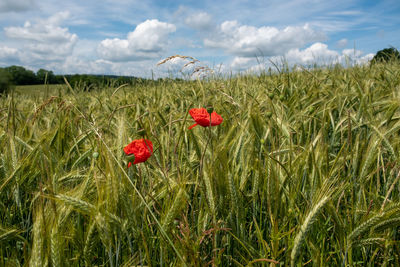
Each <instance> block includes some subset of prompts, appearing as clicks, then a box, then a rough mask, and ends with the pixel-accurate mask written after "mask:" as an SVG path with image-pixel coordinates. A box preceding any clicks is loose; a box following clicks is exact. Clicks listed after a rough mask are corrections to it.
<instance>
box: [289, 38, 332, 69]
mask: <svg viewBox="0 0 400 267" xmlns="http://www.w3.org/2000/svg"><path fill="white" fill-rule="evenodd" d="M338 57H339V53H338V52H336V51H334V50H330V49H328V45H326V44H323V43H319V42H317V43H314V44H313V45H311V46H310V47H308V48H306V49H304V50H300V49H298V48H295V49H291V50H290V51H289V52H287V53H286V54H285V59H286V60H288V62H295V63H299V64H314V63H317V64H318V63H319V64H329V63H331V62H333V61H335V60H337V58H338Z"/></svg>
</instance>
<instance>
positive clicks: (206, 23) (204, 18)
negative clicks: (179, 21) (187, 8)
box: [185, 12, 214, 31]
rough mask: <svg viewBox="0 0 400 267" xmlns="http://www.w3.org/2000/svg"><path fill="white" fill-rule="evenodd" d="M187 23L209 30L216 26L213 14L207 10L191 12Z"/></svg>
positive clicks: (199, 28)
mask: <svg viewBox="0 0 400 267" xmlns="http://www.w3.org/2000/svg"><path fill="white" fill-rule="evenodd" d="M185 24H186V25H187V26H189V27H191V28H193V29H196V30H200V31H206V30H209V29H211V28H212V27H213V26H214V25H213V20H212V17H211V15H210V14H208V13H206V12H200V13H192V14H190V15H189V16H187V17H186V19H185Z"/></svg>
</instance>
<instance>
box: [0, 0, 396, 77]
mask: <svg viewBox="0 0 400 267" xmlns="http://www.w3.org/2000/svg"><path fill="white" fill-rule="evenodd" d="M399 26H400V1H399V0H384V1H369V0H368V1H355V0H336V1H321V0H292V1H278V0H270V1H256V0H253V1H238V0H232V1H216V0H214V1H211V0H206V1H190V0H189V1H171V0H167V1H139V0H120V1H111V0H105V1H96V0H83V1H82V0H81V1H76V0H69V1H63V2H59V1H51V0H41V1H39V0H1V1H0V67H1V66H3V67H4V66H9V65H13V64H15V65H21V66H24V67H26V68H29V69H32V70H35V71H36V70H37V69H39V68H45V69H49V70H53V71H54V72H55V73H64V74H70V73H95V74H117V75H133V76H143V77H149V76H150V75H151V74H152V73H153V74H154V75H156V76H159V77H162V76H165V75H169V74H171V73H172V74H177V73H179V70H181V68H182V67H183V66H184V64H185V63H186V62H187V61H185V60H182V59H178V58H177V59H174V60H171V61H169V62H168V63H166V64H163V65H161V66H157V63H158V62H160V60H162V59H164V58H166V57H168V56H172V55H176V54H179V55H185V56H192V57H194V58H197V59H198V60H200V62H199V63H196V64H198V66H208V67H210V68H213V69H215V70H216V71H219V72H225V73H230V72H238V71H240V72H245V71H257V70H259V69H265V68H266V67H269V66H270V65H271V61H273V62H282V61H283V60H284V61H286V62H288V63H289V64H291V65H294V64H296V65H303V66H307V65H310V64H313V63H317V64H332V63H343V64H346V63H347V64H348V63H349V62H351V63H357V64H362V63H364V62H367V61H368V60H369V59H370V58H371V57H372V56H373V55H374V54H375V53H376V52H377V51H378V50H380V49H383V48H386V47H389V46H394V47H396V48H398V49H399V48H400V27H399ZM192 67H193V66H192Z"/></svg>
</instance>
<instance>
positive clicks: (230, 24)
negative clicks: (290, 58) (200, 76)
mask: <svg viewBox="0 0 400 267" xmlns="http://www.w3.org/2000/svg"><path fill="white" fill-rule="evenodd" d="M324 39H325V35H324V34H323V33H321V32H317V31H315V30H313V29H311V28H310V27H309V26H308V25H307V24H306V25H304V26H303V27H292V26H288V27H286V28H284V29H283V30H279V29H277V28H275V27H268V26H262V27H259V28H256V27H254V26H248V25H240V24H239V23H238V22H237V21H235V20H234V21H225V22H223V23H222V24H221V25H220V26H219V27H218V29H217V30H216V32H215V33H214V34H212V36H210V37H207V38H205V39H204V45H205V46H206V47H209V48H219V49H223V50H224V51H225V52H226V53H228V54H232V55H235V56H240V57H254V56H276V55H282V54H284V53H286V52H287V51H289V50H290V49H293V48H299V47H303V46H304V45H305V44H307V43H310V42H316V41H321V40H324Z"/></svg>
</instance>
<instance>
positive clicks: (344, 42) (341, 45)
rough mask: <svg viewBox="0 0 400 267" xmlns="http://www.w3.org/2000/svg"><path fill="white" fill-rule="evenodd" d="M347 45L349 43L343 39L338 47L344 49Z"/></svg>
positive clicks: (338, 43)
mask: <svg viewBox="0 0 400 267" xmlns="http://www.w3.org/2000/svg"><path fill="white" fill-rule="evenodd" d="M347 43H348V40H347V39H346V38H343V39H341V40H339V41H337V43H336V46H337V47H339V48H343V47H346V46H347Z"/></svg>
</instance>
